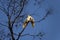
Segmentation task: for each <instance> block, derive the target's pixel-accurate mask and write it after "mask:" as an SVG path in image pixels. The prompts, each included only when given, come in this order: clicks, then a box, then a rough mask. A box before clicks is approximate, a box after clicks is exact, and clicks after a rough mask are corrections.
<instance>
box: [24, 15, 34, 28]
mask: <svg viewBox="0 0 60 40" xmlns="http://www.w3.org/2000/svg"><path fill="white" fill-rule="evenodd" d="M29 22H31V24H32V27H34V18H33V17H32V16H30V15H28V16H27V18H26V20H25V21H24V23H23V28H25V27H26V26H27V25H28V23H29Z"/></svg>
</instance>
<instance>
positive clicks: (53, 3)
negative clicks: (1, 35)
mask: <svg viewBox="0 0 60 40" xmlns="http://www.w3.org/2000/svg"><path fill="white" fill-rule="evenodd" d="M33 3H34V1H33V0H30V2H29V5H28V4H27V7H25V9H24V13H28V14H29V13H30V14H36V15H32V16H33V17H34V19H35V20H39V19H41V18H42V17H43V16H44V15H45V14H46V10H48V9H49V8H52V9H53V11H52V12H51V13H52V14H51V15H49V16H48V17H47V18H46V19H45V20H43V21H41V22H39V23H35V27H34V28H32V27H31V24H30V23H29V24H28V26H27V28H26V29H25V31H24V32H23V34H25V33H29V34H37V33H39V32H45V33H46V35H44V38H43V39H42V40H60V0H44V1H43V2H42V3H41V4H40V5H36V6H33ZM2 20H4V21H7V18H5V15H4V14H3V13H2V12H0V21H2ZM4 24H5V23H4ZM21 28H22V27H20V26H19V27H18V28H14V32H16V33H18V32H20V30H21ZM0 29H7V28H6V27H2V28H0ZM6 32H7V30H6ZM27 39H28V40H32V37H31V36H26V37H22V39H21V40H27ZM35 40H39V39H38V38H35Z"/></svg>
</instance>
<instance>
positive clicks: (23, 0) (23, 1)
mask: <svg viewBox="0 0 60 40" xmlns="http://www.w3.org/2000/svg"><path fill="white" fill-rule="evenodd" d="M21 1H22V3H23V4H22V8H21V10H20V11H19V14H18V15H17V16H16V17H15V19H14V21H13V23H12V26H13V24H14V23H15V21H16V20H17V18H18V17H19V16H20V14H21V13H22V11H23V8H24V3H25V1H26V0H21Z"/></svg>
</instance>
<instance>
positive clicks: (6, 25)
mask: <svg viewBox="0 0 60 40" xmlns="http://www.w3.org/2000/svg"><path fill="white" fill-rule="evenodd" d="M0 25H2V26H6V27H8V26H7V25H5V24H2V23H0Z"/></svg>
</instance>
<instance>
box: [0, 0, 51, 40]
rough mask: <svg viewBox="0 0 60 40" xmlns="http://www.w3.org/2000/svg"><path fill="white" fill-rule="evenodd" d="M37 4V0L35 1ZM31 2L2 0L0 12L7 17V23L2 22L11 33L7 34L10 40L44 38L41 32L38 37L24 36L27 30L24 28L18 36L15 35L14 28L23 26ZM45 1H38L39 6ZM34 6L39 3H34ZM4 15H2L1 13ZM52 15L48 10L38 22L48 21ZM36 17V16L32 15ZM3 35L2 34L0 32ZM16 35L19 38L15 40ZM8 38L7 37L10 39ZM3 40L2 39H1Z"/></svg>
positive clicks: (25, 0) (26, 0) (0, 1)
mask: <svg viewBox="0 0 60 40" xmlns="http://www.w3.org/2000/svg"><path fill="white" fill-rule="evenodd" d="M35 1H36V2H37V0H35ZM28 2H29V0H0V11H2V12H3V13H4V15H5V16H6V17H7V21H3V22H4V23H1V22H0V25H1V26H4V27H7V28H8V29H9V33H8V34H7V35H8V36H10V38H9V40H19V38H20V37H23V36H27V35H28V36H32V37H39V38H40V39H41V37H43V35H44V34H42V33H41V32H39V33H38V34H36V35H31V34H22V33H23V32H24V30H25V29H26V28H22V30H20V32H19V33H18V34H16V33H14V31H13V30H14V27H15V26H16V27H17V26H18V24H19V25H21V24H22V23H23V19H24V17H26V16H27V15H28V14H27V13H25V14H24V13H23V12H24V10H25V8H26V7H27V5H29V4H28ZM42 2H43V1H40V2H39V1H38V4H40V3H42ZM34 5H37V3H34ZM0 14H2V13H0ZM49 14H50V10H47V12H46V15H45V16H44V17H43V18H42V19H40V20H38V21H35V23H36V22H40V21H43V20H45V19H46V17H47V16H48V15H49ZM30 15H34V14H30ZM0 33H1V32H0ZM14 35H16V36H17V38H16V39H15V37H14ZM8 36H7V37H8ZM1 40H2V39H1Z"/></svg>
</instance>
